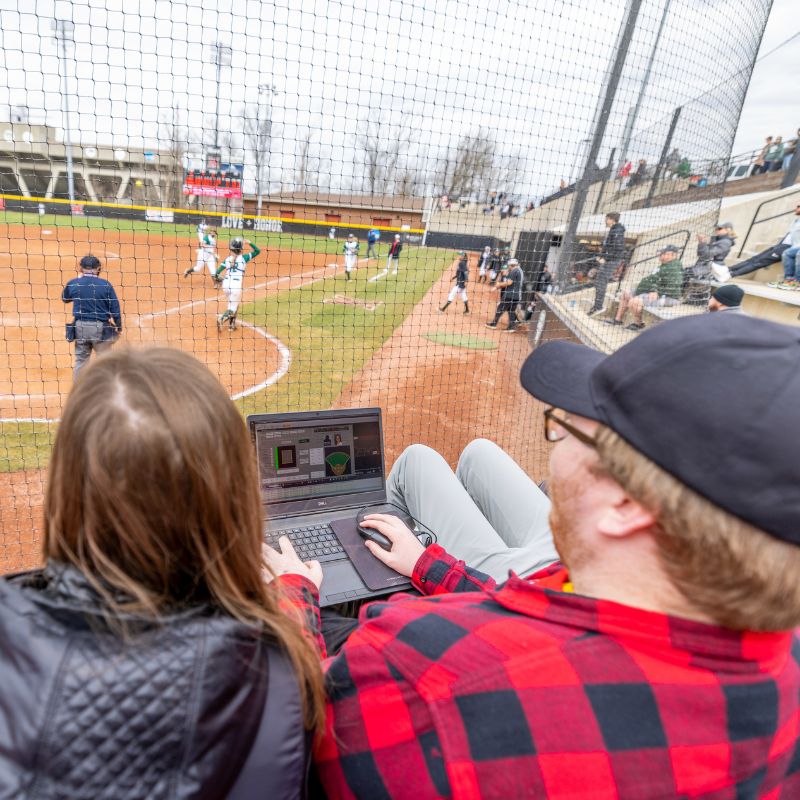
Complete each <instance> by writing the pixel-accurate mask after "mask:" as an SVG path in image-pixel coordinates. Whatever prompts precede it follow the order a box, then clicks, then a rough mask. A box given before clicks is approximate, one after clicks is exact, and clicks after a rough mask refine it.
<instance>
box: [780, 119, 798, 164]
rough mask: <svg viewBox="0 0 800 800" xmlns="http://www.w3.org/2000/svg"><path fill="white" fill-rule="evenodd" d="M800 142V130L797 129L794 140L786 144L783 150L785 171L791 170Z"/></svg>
mask: <svg viewBox="0 0 800 800" xmlns="http://www.w3.org/2000/svg"><path fill="white" fill-rule="evenodd" d="M799 140H800V128H798V129H797V135H796V136H795V137H794V139H790V140H789V141H788V142H786V147H784V149H783V169H789V164H791V163H792V156H794V154H795V152H796V151H797V142H798V141H799Z"/></svg>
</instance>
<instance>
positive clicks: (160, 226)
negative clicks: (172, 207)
mask: <svg viewBox="0 0 800 800" xmlns="http://www.w3.org/2000/svg"><path fill="white" fill-rule="evenodd" d="M3 222H4V223H6V224H8V225H35V226H37V227H41V228H62V227H63V228H91V229H94V230H104V231H136V232H139V233H150V234H155V235H159V236H176V237H178V238H182V239H194V237H195V235H196V231H197V226H196V225H176V224H174V223H171V222H146V221H140V220H132V219H113V218H106V217H70V216H68V215H66V214H63V215H62V214H45V215H44V216H39V215H38V214H33V213H27V212H20V211H1V212H0V223H3ZM209 222H212V221H211V220H209ZM236 233H237V232H236V231H233V230H229V229H228V228H219V229H218V234H219V238H220V242H224V240H225V239H226V238H229V237H231V236H234V235H235V234H236ZM238 233H239V234H240V235H243V236H245V237H248V238H252V239H253V240H254V241H257V242H258V244H259V246H266V247H279V248H281V249H284V250H304V251H306V252H308V253H331V254H334V253H341V252H342V240H341V239H329V238H328V237H327V236H310V235H309V236H306V235H304V234H302V233H264V232H261V231H256V232H250V231H241V232H238ZM359 238H361V239H362V240H364V241H366V231H365V232H364V235H363V236H361V237H359ZM383 238H384V240H387V239H388V235H387V234H383ZM365 248H366V245H365ZM382 250H383V251H384V252H385V250H386V243H385V241H384V243H383V246H382Z"/></svg>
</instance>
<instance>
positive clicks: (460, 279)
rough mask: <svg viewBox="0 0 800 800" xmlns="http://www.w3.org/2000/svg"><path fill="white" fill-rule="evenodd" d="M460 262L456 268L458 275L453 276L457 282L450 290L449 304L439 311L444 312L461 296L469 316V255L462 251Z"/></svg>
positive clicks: (465, 311)
mask: <svg viewBox="0 0 800 800" xmlns="http://www.w3.org/2000/svg"><path fill="white" fill-rule="evenodd" d="M458 255H459V257H460V258H459V261H458V266H457V267H456V274H455V275H454V276H453V278H452V279H453V280H454V281H455V282H456V285H455V286H454V287H453V288H452V289H451V290H450V294H449V295H447V302H446V303H445V304H444V305H443V306H442V307H441V308H440V309H439V311H444V310H445V309H446V308H447V306H449V305H450V303H452V302H453V300H455V299H456V296H457V295H459V294H460V295H461V299H462V300H463V301H464V313H465V314H469V302H467V280H468V279H469V261H468V260H467V254H466V253H465V252H464V251H463V250H462V251H461V252H460V253H459V254H458Z"/></svg>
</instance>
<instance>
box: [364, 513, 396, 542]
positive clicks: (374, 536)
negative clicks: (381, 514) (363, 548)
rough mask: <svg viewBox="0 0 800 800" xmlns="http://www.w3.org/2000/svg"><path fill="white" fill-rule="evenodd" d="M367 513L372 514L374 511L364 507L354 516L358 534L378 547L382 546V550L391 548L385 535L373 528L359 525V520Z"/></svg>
mask: <svg viewBox="0 0 800 800" xmlns="http://www.w3.org/2000/svg"><path fill="white" fill-rule="evenodd" d="M367 513H370V514H372V513H374V512H372V511H368V510H367V509H364V510H362V511H360V512H359V513H358V516H357V517H356V530H357V531H358V535H359V536H360V537H361V538H362V539H365V540H366V541H368V542H375V544H377V545H378V547H382V548H383V549H384V550H391V549H392V543H391V542H390V541H389V539H388V538H387V537H386V536H384V535H383V534H382V533H379V532H378V531H376V530H375V528H365V527H363V526H362V525H361V520H363V519H364V517H366V516H367Z"/></svg>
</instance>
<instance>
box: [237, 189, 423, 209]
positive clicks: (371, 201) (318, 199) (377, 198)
mask: <svg viewBox="0 0 800 800" xmlns="http://www.w3.org/2000/svg"><path fill="white" fill-rule="evenodd" d="M255 199H256V198H255V197H254V196H253V195H248V196H247V197H245V200H248V201H255ZM264 202H267V203H286V204H287V205H289V204H291V205H304V206H331V207H336V208H362V209H367V210H369V211H406V212H409V211H411V212H418V213H422V211H423V210H424V209H425V198H423V197H387V196H385V195H371V194H335V193H332V192H319V191H317V190H315V189H308V190H307V191H304V192H284V193H282V194H271V195H268V196H265V197H264Z"/></svg>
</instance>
